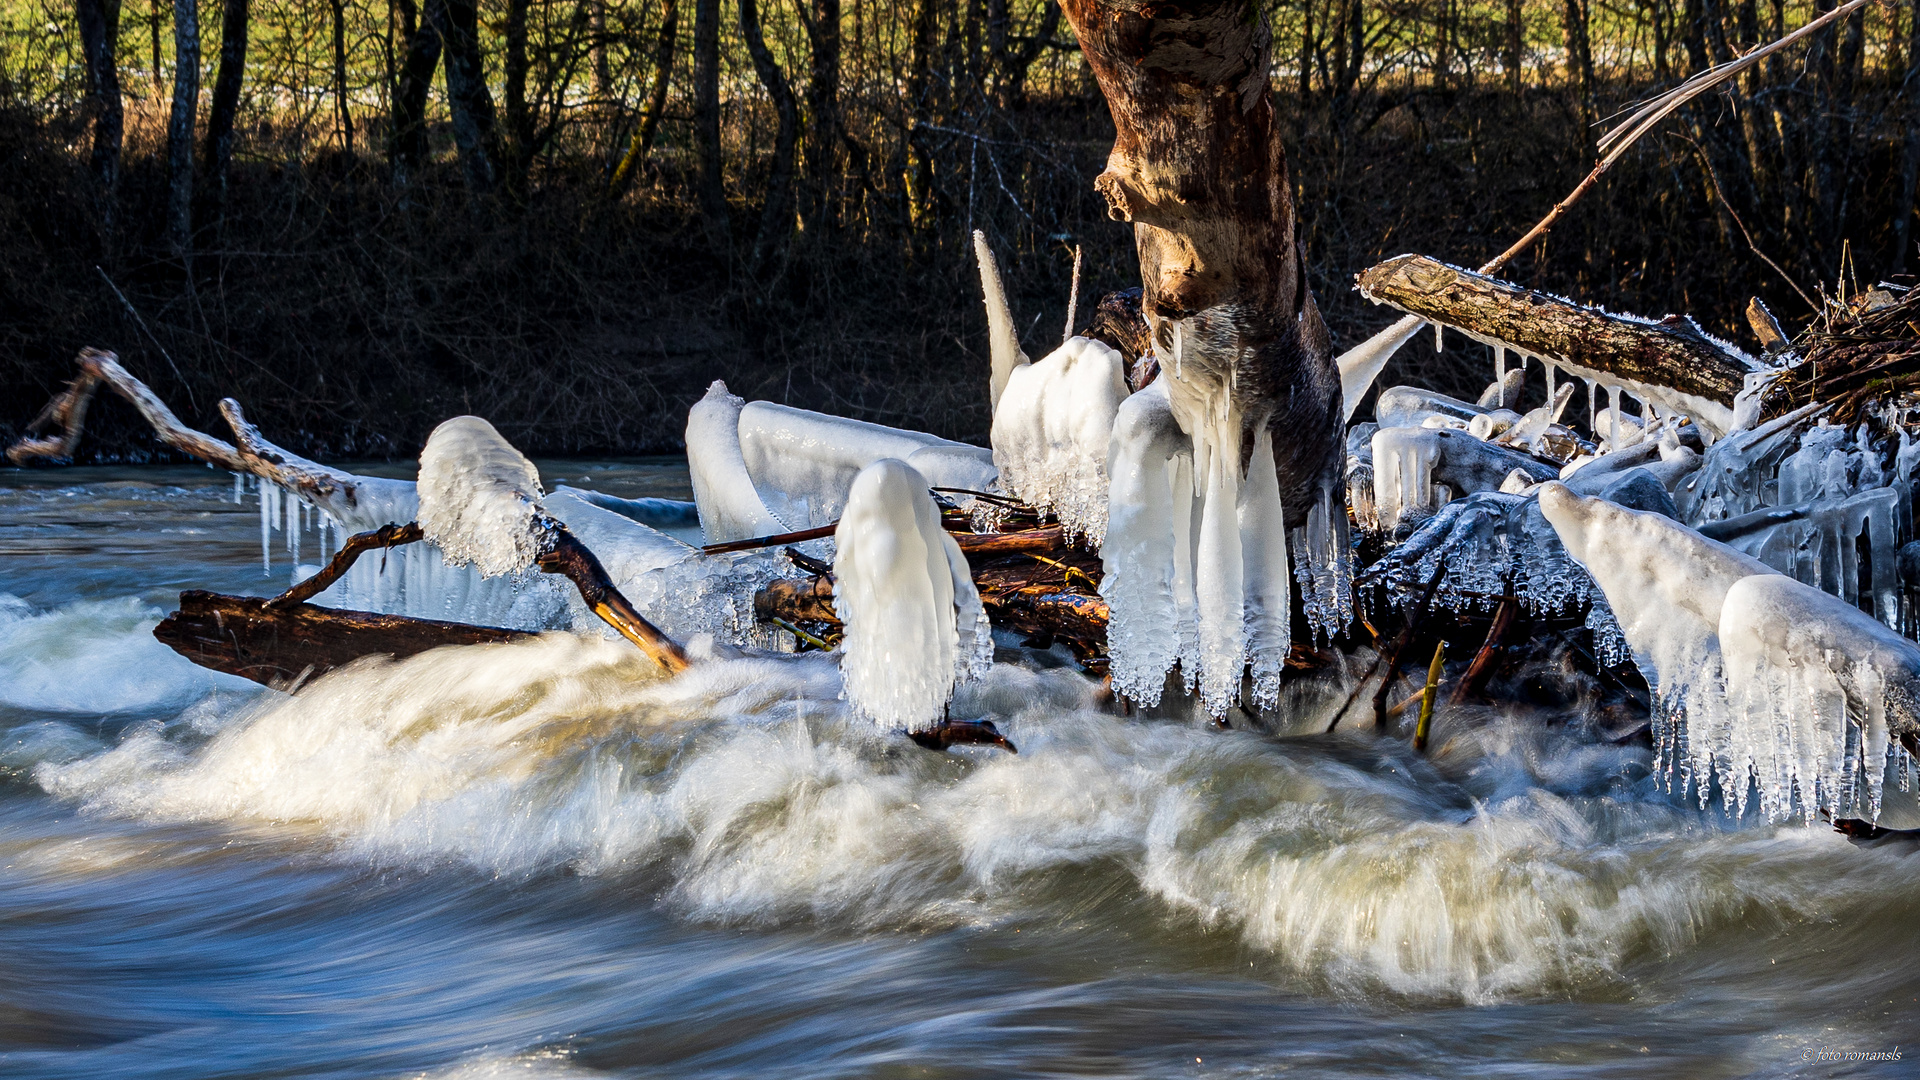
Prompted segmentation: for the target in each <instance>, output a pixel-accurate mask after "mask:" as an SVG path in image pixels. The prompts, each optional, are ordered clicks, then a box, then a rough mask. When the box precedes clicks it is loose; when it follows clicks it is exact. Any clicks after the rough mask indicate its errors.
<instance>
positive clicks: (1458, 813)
mask: <svg viewBox="0 0 1920 1080" xmlns="http://www.w3.org/2000/svg"><path fill="white" fill-rule="evenodd" d="M546 471H547V473H548V475H549V477H550V478H551V479H564V480H566V481H568V482H571V483H575V484H577V485H580V486H593V487H600V488H602V489H605V490H609V491H612V492H613V493H615V494H619V495H626V496H636V495H664V496H675V497H685V493H686V474H685V470H684V467H683V466H680V465H677V464H674V463H660V462H649V463H638V464H635V463H581V462H570V463H558V464H554V463H549V464H548V466H547V468H546ZM232 495H233V489H232V485H231V483H230V481H229V480H228V478H227V477H226V476H225V475H224V474H218V473H212V472H209V471H207V470H204V469H192V468H177V469H175V468H139V469H134V468H127V469H73V470H65V471H51V470H34V471H30V472H19V471H7V472H0V963H3V964H4V967H3V968H0V971H3V972H4V974H0V1075H5V1076H8V1077H15V1076H19V1077H43V1076H44V1077H118V1076H140V1077H147V1076H155V1077H176V1076H177V1077H195V1078H199V1077H238V1076H302V1077H309V1076H314V1077H332V1076H355V1077H359V1076H368V1077H414V1076H424V1077H463V1078H464V1077H473V1078H478V1077H496V1076H498V1077H569V1078H573V1077H581V1078H592V1077H601V1076H607V1077H616V1076H634V1077H656V1076H659V1077H667V1076H672V1077H680V1076H739V1077H749V1076H751V1077H765V1076H779V1077H850V1076H872V1077H975V1076H978V1077H1002V1076H1066V1075H1075V1076H1078V1075H1105V1076H1141V1077H1167V1076H1236V1077H1239V1076H1266V1075H1277V1074H1282V1073H1284V1074H1287V1075H1292V1076H1402V1075H1414V1076H1461V1077H1469V1076H1470V1077H1480V1076H1490V1075H1499V1076H1512V1075H1528V1076H1536V1075H1537V1076H1550V1077H1566V1076H1658V1075H1686V1076H1707V1077H1715V1076H1745V1075H1760V1076H1775V1075H1818V1076H1826V1075H1860V1076H1896V1075H1909V1074H1911V1073H1912V1072H1913V1071H1914V1068H1915V1067H1914V1066H1913V1065H1912V1064H1911V1062H1913V1061H1916V1060H1920V1057H1916V1056H1915V1055H1914V1054H1912V1053H1909V1052H1908V1051H1907V1050H1906V1046H1907V1044H1909V1043H1913V1042H1915V1041H1917V1040H1920V969H1917V968H1916V963H1915V961H1916V959H1920V937H1916V933H1915V927H1916V925H1920V856H1917V855H1916V854H1915V853H1914V852H1913V850H1912V849H1911V848H1910V847H1907V846H1904V845H1901V844H1892V845H1882V846H1879V847H1872V848H1861V847H1855V846H1853V845H1851V844H1849V843H1847V842H1845V841H1844V840H1842V839H1840V838H1839V837H1837V836H1835V835H1834V834H1832V833H1830V832H1828V831H1826V830H1825V829H1824V828H1811V829H1810V828H1807V827H1805V826H1798V825H1796V826H1787V827H1775V826H1768V825H1764V824H1756V823H1752V822H1749V823H1746V824H1741V823H1738V822H1733V821H1729V820H1728V819H1726V818H1725V817H1724V816H1722V815H1720V814H1717V813H1714V812H1711V811H1701V810H1700V809H1698V808H1697V807H1692V806H1688V805H1685V804H1683V803H1680V802H1678V801H1677V800H1675V799H1673V798H1671V797H1669V796H1667V795H1666V794H1664V793H1663V792H1662V790H1661V789H1660V786H1659V784H1658V783H1657V781H1656V779H1655V778H1654V777H1652V776H1650V775H1649V772H1648V756H1647V754H1646V752H1645V751H1644V750H1642V749H1639V748H1636V747H1632V746H1615V745H1611V744H1609V743H1607V742H1605V741H1604V740H1601V739H1599V738H1598V737H1597V734H1596V731H1595V728H1596V726H1597V724H1596V723H1595V722H1592V721H1594V719H1595V718H1593V717H1590V716H1586V715H1584V714H1583V712H1582V709H1581V706H1580V705H1579V703H1578V701H1577V700H1575V701H1574V703H1573V704H1570V705H1569V704H1564V703H1562V704H1559V705H1555V704H1553V702H1554V701H1562V702H1564V697H1561V698H1556V697H1555V696H1554V695H1553V694H1550V693H1539V694H1534V695H1532V696H1533V698H1534V703H1533V704H1529V705H1527V706H1525V707H1521V706H1517V705H1516V706H1515V707H1513V708H1512V709H1511V710H1509V711H1507V712H1505V713H1494V712H1490V711H1487V710H1478V711H1475V710H1461V711H1460V712H1457V713H1454V714H1443V716H1442V721H1441V725H1440V727H1439V728H1438V730H1437V733H1436V737H1435V746H1436V752H1435V753H1434V755H1433V756H1432V757H1431V758H1430V759H1429V758H1421V757H1417V756H1415V755H1413V754H1412V753H1411V752H1410V751H1409V750H1408V749H1407V748H1406V746H1405V744H1404V741H1403V740H1398V739H1391V740H1382V739H1376V738H1375V737H1374V736H1373V735H1372V734H1371V733H1370V732H1362V733H1353V734H1348V733H1341V734H1336V735H1332V736H1327V735H1314V734H1303V735H1296V736H1290V737H1274V736H1264V735H1259V734H1255V733H1251V732H1245V731H1219V730H1215V729H1212V728H1210V727H1208V726H1205V725H1189V724H1186V723H1179V722H1172V721H1147V720H1141V719H1138V718H1135V719H1123V718H1119V717H1115V716H1111V715H1107V714H1105V713H1103V712H1101V711H1099V710H1097V709H1096V708H1094V707H1093V699H1092V694H1091V688H1090V686H1089V684H1088V683H1087V682H1086V681H1085V680H1084V679H1082V678H1081V677H1079V676H1078V675H1075V674H1073V673H1072V672H1071V669H1068V668H1063V667H1059V666H1049V663H1050V662H1049V661H1047V660H1046V659H1045V658H1044V657H1028V659H1027V661H1026V662H1025V663H1022V664H1002V665H999V666H998V667H996V669H995V671H994V673H993V675H992V676H991V677H990V678H988V679H987V680H986V681H985V682H984V683H982V684H979V685H977V686H974V687H972V688H969V689H968V690H967V691H966V692H965V693H964V694H963V696H962V699H961V700H960V701H959V702H958V703H957V705H956V714H965V715H983V714H991V715H992V716H994V717H995V718H997V720H998V721H999V723H1000V725H1001V727H1002V728H1003V729H1004V730H1006V731H1007V732H1008V733H1009V734H1010V735H1011V737H1012V738H1013V739H1014V741H1015V742H1016V743H1017V744H1018V745H1019V748H1020V753H1019V755H1018V756H1008V755H1006V754H1004V753H1000V752H997V751H973V750H970V751H967V752H963V753H956V754H950V755H936V754H932V753H928V752H926V751H923V750H920V749H918V748H917V747H914V746H913V745H911V744H909V743H907V742H906V741H905V740H903V739H900V738H897V737H889V736H886V735H883V734H880V733H877V732H875V731H873V730H871V729H869V728H866V727H863V726H861V725H860V724H858V723H855V722H851V721H849V720H848V719H847V717H846V715H845V713H844V710H843V707H842V705H841V703H840V702H838V701H837V695H838V677H837V673H836V672H835V670H834V669H833V668H832V666H831V665H830V664H828V663H823V662H822V661H821V660H820V659H819V658H817V657H815V658H811V659H809V658H791V659H757V660H751V659H750V660H734V661H720V662H712V663H708V664H705V665H702V666H701V667H699V668H697V669H696V670H695V671H694V672H692V673H690V674H688V675H686V676H684V677H682V678H680V679H678V680H675V681H672V682H668V681H663V680H661V679H660V678H658V677H656V675H655V674H654V673H653V672H652V671H651V670H649V667H648V665H647V663H646V662H644V661H643V660H641V659H640V658H639V657H638V656H637V654H636V653H635V652H634V651H633V650H631V649H630V648H628V647H626V646H625V645H622V644H619V643H608V642H603V641H591V642H589V641H584V640H578V639H574V638H570V637H547V638H543V639H540V640H537V641H533V642H530V643H527V644H522V645H513V646H487V647H476V648H470V649H455V650H443V651H440V652H437V653H429V654H426V655H423V656H420V657H416V658H414V659H412V660H409V661H406V662H403V663H398V664H394V663H373V664H367V665H366V666H362V667H355V668H349V669H346V670H343V671H341V672H336V673H334V674H332V675H330V676H328V677H326V678H322V679H319V680H316V681H314V682H313V683H311V684H310V685H308V686H306V687H304V688H303V689H302V690H301V691H300V692H299V693H298V694H297V695H295V696H291V697H289V696H287V695H285V694H282V693H279V692H275V691H269V690H265V689H262V688H260V687H257V686H254V685H252V684H250V683H243V682H240V681H238V680H234V679H229V678H226V677H224V676H220V675H216V674H213V673H210V672H206V671H203V670H201V669H199V668H195V667H193V666H192V665H190V664H188V663H186V662H185V661H184V660H182V659H180V658H178V657H176V656H175V655H174V654H173V653H171V652H170V651H168V650H167V649H165V648H164V647H162V646H160V645H159V644H157V643H156V642H155V641H154V640H153V639H152V637H151V634H150V631H151V629H152V627H153V625H154V623H155V622H156V621H157V620H158V619H159V617H160V616H161V615H162V614H163V612H164V611H165V610H167V609H168V607H169V606H170V604H171V601H172V599H173V595H174V594H175V593H177V592H178V591H179V590H180V589H182V588H189V587H201V588H213V589H219V590H223V591H230V592H255V593H267V592H272V591H277V590H278V589H280V588H283V587H284V585H285V581H286V577H285V575H286V573H287V572H288V570H289V569H290V567H289V566H288V565H287V563H286V561H285V557H284V554H282V555H280V556H278V557H277V560H276V563H275V570H274V576H273V577H271V578H266V577H263V576H262V571H261V567H260V553H259V546H258V545H259V540H258V535H259V533H258V517H257V512H256V511H255V509H254V508H253V506H252V505H251V500H249V502H248V504H247V505H235V504H234V503H233V502H232V501H231V500H232ZM308 557H309V558H311V557H312V556H311V554H309V555H308ZM1308 700H1309V697H1308V696H1297V701H1296V707H1297V708H1299V709H1300V711H1301V715H1300V716H1299V717H1297V718H1295V722H1294V725H1293V726H1294V727H1296V728H1298V729H1300V730H1305V729H1308V728H1312V727H1314V726H1315V722H1316V716H1310V715H1307V714H1308V713H1309V712H1311V710H1309V709H1308V708H1307V705H1306V704H1305V702H1307V701H1308ZM1899 810H1900V808H1896V811H1899ZM1902 812H1908V813H1911V800H1910V799H1909V800H1908V806H1907V807H1906V808H1905V810H1904V811H1902ZM1896 1048H1898V1051H1897V1052H1898V1053H1899V1054H1900V1055H1901V1060H1896V1061H1870V1062H1862V1061H1858V1060H1856V1061H1853V1062H1844V1061H1843V1062H1836V1061H1833V1060H1831V1055H1833V1054H1837V1053H1845V1052H1848V1051H1853V1052H1867V1053H1884V1052H1894V1051H1896ZM1823 1053H1824V1054H1827V1055H1829V1057H1828V1058H1822V1057H1821V1056H1820V1055H1822V1054H1823Z"/></svg>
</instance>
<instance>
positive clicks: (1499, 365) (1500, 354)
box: [1493, 345, 1507, 409]
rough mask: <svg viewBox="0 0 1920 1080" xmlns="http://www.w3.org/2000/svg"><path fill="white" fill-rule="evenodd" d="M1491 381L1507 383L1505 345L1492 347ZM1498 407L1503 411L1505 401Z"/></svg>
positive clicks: (1505, 405) (1505, 404)
mask: <svg viewBox="0 0 1920 1080" xmlns="http://www.w3.org/2000/svg"><path fill="white" fill-rule="evenodd" d="M1493 381H1494V382H1497V383H1503V382H1506V381H1507V347H1506V346H1505V345H1495V346H1494V347H1493ZM1499 405H1500V407H1501V408H1503V409H1504V408H1506V407H1507V403H1506V402H1505V401H1501V402H1499Z"/></svg>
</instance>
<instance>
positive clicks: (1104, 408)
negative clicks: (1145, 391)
mask: <svg viewBox="0 0 1920 1080" xmlns="http://www.w3.org/2000/svg"><path fill="white" fill-rule="evenodd" d="M1125 368H1126V365H1125V361H1124V360H1123V359H1122V358H1121V356H1120V353H1119V352H1118V351H1116V350H1114V349H1113V348H1112V347H1110V346H1108V345H1107V344H1106V343H1105V342H1101V341H1095V340H1093V339H1091V338H1084V337H1075V338H1069V339H1068V340H1067V342H1066V344H1064V345H1062V346H1060V347H1059V348H1058V349H1055V350H1054V351H1053V352H1051V353H1049V354H1047V355H1046V356H1045V357H1043V358H1042V359H1040V360H1038V361H1036V362H1034V363H1031V364H1025V365H1022V366H1020V367H1017V368H1015V369H1014V370H1013V372H1012V374H1011V376H1010V377H1009V379H1008V380H1007V384H1006V388H1005V390H1004V391H1002V392H1001V394H1000V395H999V399H998V404H997V405H995V406H994V410H993V462H994V464H995V465H997V466H998V467H999V471H1000V483H1001V485H1002V487H1003V488H1004V489H1005V490H1007V491H1009V492H1012V493H1013V494H1014V495H1017V496H1019V497H1020V499H1022V500H1023V501H1025V502H1026V503H1027V504H1028V505H1029V506H1033V507H1036V508H1039V509H1042V510H1047V511H1050V512H1052V513H1053V515H1054V516H1055V517H1056V518H1058V519H1059V521H1060V524H1061V525H1062V526H1063V527H1064V528H1065V529H1066V531H1067V533H1068V534H1069V535H1071V536H1085V537H1086V538H1087V539H1088V541H1089V542H1090V543H1092V544H1093V545H1094V546H1096V547H1097V546H1099V545H1100V543H1101V541H1102V540H1103V539H1104V537H1105V536H1106V532H1107V497H1108V491H1107V486H1108V485H1107V449H1108V443H1109V442H1111V441H1112V438H1113V418H1114V415H1115V414H1116V413H1117V412H1119V410H1120V403H1121V402H1122V401H1124V400H1125V399H1126V397H1127V380H1126V374H1125Z"/></svg>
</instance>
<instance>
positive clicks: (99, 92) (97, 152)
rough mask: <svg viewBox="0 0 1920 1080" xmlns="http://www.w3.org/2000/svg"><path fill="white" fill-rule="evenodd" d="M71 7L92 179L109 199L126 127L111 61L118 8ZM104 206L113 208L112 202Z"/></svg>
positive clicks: (94, 2)
mask: <svg viewBox="0 0 1920 1080" xmlns="http://www.w3.org/2000/svg"><path fill="white" fill-rule="evenodd" d="M74 6H75V15H76V16H77V21H78V22H79V24H80V50H81V52H82V53H83V54H84V55H85V57H86V62H87V97H88V99H89V100H88V102H87V104H88V107H89V111H91V112H92V113H93V157H92V162H91V164H92V167H93V175H94V178H95V179H96V180H98V181H99V182H100V188H101V190H102V192H104V193H105V194H107V195H108V196H111V194H112V192H113V188H114V184H115V183H116V182H117V181H118V180H119V179H120V139H121V132H122V130H123V128H124V126H125V122H124V119H123V117H124V109H123V106H122V105H121V102H120V67H119V65H118V64H117V63H115V61H114V53H115V52H116V50H117V49H118V48H119V43H120V4H119V0H78V3H76V4H75V5H74ZM107 205H109V206H111V205H112V201H111V198H109V200H108V203H107ZM110 224H111V222H109V225H110Z"/></svg>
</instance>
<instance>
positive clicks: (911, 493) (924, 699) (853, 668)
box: [833, 458, 993, 729]
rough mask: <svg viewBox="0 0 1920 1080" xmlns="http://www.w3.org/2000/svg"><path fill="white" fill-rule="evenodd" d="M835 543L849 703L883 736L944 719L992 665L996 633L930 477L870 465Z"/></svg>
mask: <svg viewBox="0 0 1920 1080" xmlns="http://www.w3.org/2000/svg"><path fill="white" fill-rule="evenodd" d="M834 539H835V544H836V554H835V557H834V562H833V572H834V598H833V603H834V610H835V611H836V613H837V614H838V615H839V616H840V621H841V623H842V624H844V626H845V628H846V630H845V636H844V637H843V638H842V641H841V649H842V652H841V658H840V670H841V674H842V678H843V681H844V686H845V692H846V696H847V699H848V701H849V702H850V703H851V704H852V706H853V708H854V710H855V711H856V712H858V713H859V714H860V715H862V716H864V717H866V718H867V719H869V720H871V721H872V722H873V723H874V724H875V725H877V726H879V727H882V728H901V727H904V728H908V729H913V728H918V727H924V726H926V725H928V724H931V723H934V722H936V721H938V720H939V719H940V718H941V716H942V714H943V712H944V711H945V709H946V705H947V702H948V700H949V699H951V698H952V696H953V688H954V686H955V685H956V683H958V682H961V681H965V680H967V679H971V678H973V677H975V676H976V675H978V674H980V673H982V672H984V671H985V670H986V668H987V667H989V666H991V665H992V663H993V635H992V632H991V630H990V628H989V627H988V625H987V617H986V613H985V611H984V610H983V609H982V608H981V605H980V595H979V593H978V592H977V591H976V590H975V589H974V585H973V578H972V576H971V574H970V573H969V572H968V569H967V561H966V558H965V556H963V555H962V554H961V553H960V545H959V544H957V543H955V542H954V539H953V537H951V536H948V535H947V533H946V530H944V529H942V528H941V527H940V513H939V511H938V509H936V508H935V506H934V504H933V499H932V498H931V497H930V496H929V495H928V493H927V481H926V478H925V477H923V476H921V475H920V473H919V472H918V471H917V470H915V469H914V468H913V466H911V465H908V464H907V463H906V462H904V461H898V460H895V459H892V458H886V459H882V460H880V461H876V462H874V463H873V464H872V465H869V466H867V467H866V468H865V469H863V470H861V472H860V475H859V476H858V477H857V478H856V479H855V480H854V482H853V488H852V491H851V493H850V494H849V495H848V498H847V506H846V510H845V512H844V513H843V514H842V515H841V517H840V526H839V528H838V529H837V530H836V532H835V534H834Z"/></svg>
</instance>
